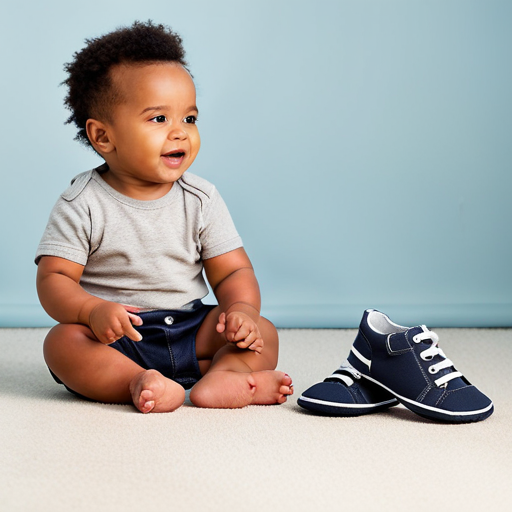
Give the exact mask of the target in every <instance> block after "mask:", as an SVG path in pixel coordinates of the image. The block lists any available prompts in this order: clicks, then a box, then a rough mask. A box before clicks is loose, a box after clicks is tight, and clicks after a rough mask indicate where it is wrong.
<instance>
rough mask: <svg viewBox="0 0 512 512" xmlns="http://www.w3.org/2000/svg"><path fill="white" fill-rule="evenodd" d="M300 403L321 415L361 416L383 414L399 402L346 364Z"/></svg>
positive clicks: (302, 397)
mask: <svg viewBox="0 0 512 512" xmlns="http://www.w3.org/2000/svg"><path fill="white" fill-rule="evenodd" d="M297 403H298V404H299V405H300V406H301V407H303V408H304V409H308V410H309V411H311V412H314V413H317V414H324V415H328V416H361V415H362V414H369V413H372V412H378V411H383V410H384V409H387V408H389V407H393V406H394V405H398V403H399V402H398V400H397V399H396V398H395V397H394V396H393V395H392V394H391V393H388V392H387V391H386V390H384V389H382V388H381V387H380V386H377V385H376V384H373V383H372V382H370V381H369V380H366V379H361V373H360V372H358V371H357V370H355V369H354V368H352V366H350V364H348V363H346V362H345V363H343V364H342V365H341V366H340V367H339V368H338V369H337V370H336V371H335V372H334V373H333V374H332V375H331V376H330V377H327V378H326V379H325V380H324V381H323V382H319V383H317V384H314V385H313V386H311V387H310V388H308V389H307V390H306V391H304V393H302V396H300V397H299V399H298V400H297Z"/></svg>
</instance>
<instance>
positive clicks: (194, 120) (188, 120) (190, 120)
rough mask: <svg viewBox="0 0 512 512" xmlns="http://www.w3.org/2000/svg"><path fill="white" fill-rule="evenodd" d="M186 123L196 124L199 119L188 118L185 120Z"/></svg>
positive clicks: (194, 117)
mask: <svg viewBox="0 0 512 512" xmlns="http://www.w3.org/2000/svg"><path fill="white" fill-rule="evenodd" d="M184 121H185V123H188V124H196V123H197V117H196V116H187V117H185V119H184Z"/></svg>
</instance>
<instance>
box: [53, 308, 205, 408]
mask: <svg viewBox="0 0 512 512" xmlns="http://www.w3.org/2000/svg"><path fill="white" fill-rule="evenodd" d="M214 307H215V306H212V305H206V304H203V303H202V302H201V301H200V300H195V301H193V302H192V303H191V309H190V310H189V309H177V310H168V311H165V310H158V311H149V312H147V313H139V314H138V316H140V317H141V318H142V321H143V322H144V323H143V325H141V326H134V328H135V329H136V330H137V331H139V332H140V334H141V335H142V340H141V341H132V340H131V339H129V338H127V337H126V336H124V337H122V338H121V339H119V340H117V341H116V342H115V343H112V344H111V345H109V346H110V347H112V348H114V349H116V350H118V351H119V352H121V354H124V355H125V356H126V357H128V358H130V359H131V360H132V361H134V362H136V363H137V364H138V365H139V366H142V368H144V369H146V370H150V369H153V370H157V371H159V372H160V373H161V374H162V375H164V376H165V377H168V378H169V379H172V380H174V381H176V382H177V383H178V384H181V385H182V386H183V387H184V388H185V389H190V388H191V387H192V386H193V385H194V384H195V383H196V382H197V381H198V380H199V379H200V378H201V371H200V370H199V363H198V362H197V357H196V334H197V331H198V330H199V327H200V326H201V324H202V323H203V321H204V319H205V317H206V315H207V314H208V313H209V312H210V311H211V310H212V309H213V308H214ZM50 372H51V370H50ZM51 373H52V375H53V378H54V379H55V380H56V381H57V382H58V383H59V384H63V382H62V381H61V380H60V379H59V378H58V377H57V376H56V375H55V374H54V373H53V372H51ZM66 388H67V389H68V390H69V391H71V392H72V393H74V394H76V395H79V396H82V395H80V394H79V393H76V392H75V391H73V390H72V389H69V388H68V387H67V386H66ZM84 398H85V397H84Z"/></svg>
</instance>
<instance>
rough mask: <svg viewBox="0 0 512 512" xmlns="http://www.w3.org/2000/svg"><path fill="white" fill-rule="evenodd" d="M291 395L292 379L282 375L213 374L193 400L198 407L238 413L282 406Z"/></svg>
mask: <svg viewBox="0 0 512 512" xmlns="http://www.w3.org/2000/svg"><path fill="white" fill-rule="evenodd" d="M291 394H293V384H292V379H291V378H290V376H289V375H287V374H286V373H283V372H278V371H274V370H264V371H260V372H252V373H244V372H235V371H230V370H216V371H215V370H214V371H211V372H208V373H207V374H206V375H205V376H204V377H203V378H202V379H201V380H200V381H199V382H198V383H197V384H196V385H195V386H194V387H193V388H192V391H191V392H190V400H191V401H192V403H193V404H195V405H197V406H198V407H212V408H221V409H225V408H227V409H236V408H239V407H245V406H246V405H250V404H255V405H271V404H282V403H284V402H286V398H287V396H288V395H291Z"/></svg>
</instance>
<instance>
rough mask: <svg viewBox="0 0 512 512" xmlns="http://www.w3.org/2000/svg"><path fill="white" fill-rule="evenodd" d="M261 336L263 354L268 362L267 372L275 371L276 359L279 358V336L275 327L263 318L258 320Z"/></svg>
mask: <svg viewBox="0 0 512 512" xmlns="http://www.w3.org/2000/svg"><path fill="white" fill-rule="evenodd" d="M259 328H260V332H261V336H262V338H263V343H264V346H263V354H264V355H265V356H266V359H267V360H268V361H269V365H270V367H269V368H267V369H269V370H275V368H276V366H277V359H278V357H279V335H278V332H277V329H276V327H275V325H274V324H273V323H272V322H271V321H270V320H267V319H266V318H265V317H261V318H260V324H259Z"/></svg>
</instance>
